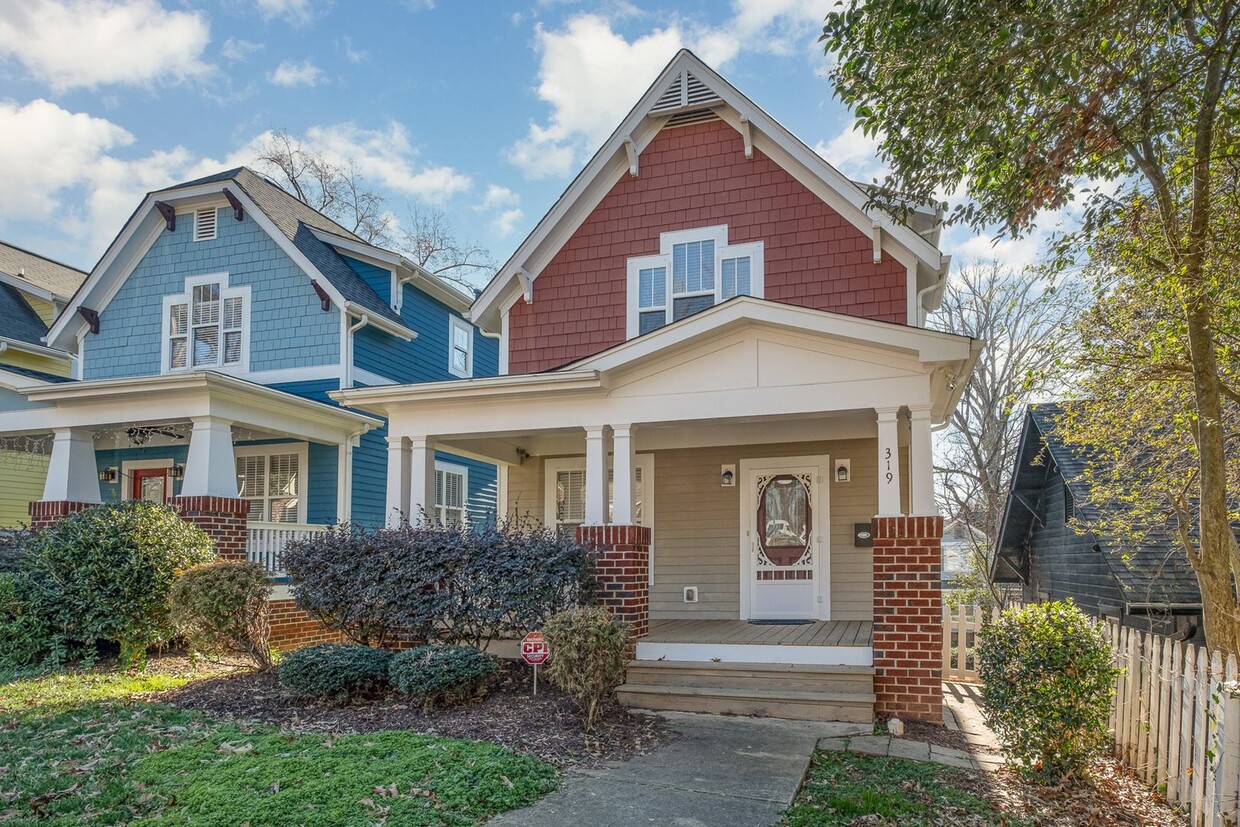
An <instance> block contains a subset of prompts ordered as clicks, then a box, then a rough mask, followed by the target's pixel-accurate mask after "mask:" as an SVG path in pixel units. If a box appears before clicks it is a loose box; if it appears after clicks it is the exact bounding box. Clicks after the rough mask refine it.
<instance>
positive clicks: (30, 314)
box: [0, 284, 47, 347]
mask: <svg viewBox="0 0 1240 827" xmlns="http://www.w3.org/2000/svg"><path fill="white" fill-rule="evenodd" d="M46 335H47V325H45V324H44V323H43V320H42V319H41V318H39V314H38V313H35V312H34V309H33V308H32V307H31V306H30V305H29V304H27V303H26V300H25V299H24V298H22V294H21V292H20V291H19V290H18V289H17V288H16V287H11V286H9V285H7V284H0V336H3V337H4V338H6V339H16V340H17V341H19V342H26V343H27V344H32V345H40V346H42V347H46V346H47V345H46V343H45V342H44V341H43V337H44V336H46Z"/></svg>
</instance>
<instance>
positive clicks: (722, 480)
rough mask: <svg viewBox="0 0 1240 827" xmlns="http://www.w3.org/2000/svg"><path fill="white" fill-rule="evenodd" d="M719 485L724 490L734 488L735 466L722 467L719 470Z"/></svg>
mask: <svg viewBox="0 0 1240 827" xmlns="http://www.w3.org/2000/svg"><path fill="white" fill-rule="evenodd" d="M719 484H720V485H722V486H723V487H724V488H733V487H735V486H736V466H735V465H724V466H723V467H722V468H721V469H720V473H719Z"/></svg>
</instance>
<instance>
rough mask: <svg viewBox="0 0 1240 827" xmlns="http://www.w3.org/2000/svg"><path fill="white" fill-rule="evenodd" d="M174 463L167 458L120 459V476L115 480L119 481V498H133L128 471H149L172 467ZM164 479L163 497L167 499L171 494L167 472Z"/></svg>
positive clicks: (131, 481) (131, 483) (169, 477)
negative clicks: (165, 486)
mask: <svg viewBox="0 0 1240 827" xmlns="http://www.w3.org/2000/svg"><path fill="white" fill-rule="evenodd" d="M174 465H176V463H175V462H173V461H172V460H171V459H168V458H165V459H126V460H121V469H120V475H121V476H120V479H119V480H117V482H119V483H120V488H121V499H122V500H132V499H133V480H132V479H130V477H129V472H130V471H149V470H152V469H158V468H172V467H173V466H174ZM164 479H165V481H166V482H165V485H167V488H165V489H164V499H165V500H167V499H168V498H169V497H171V496H172V477H171V476H170V475H168V474H165V475H164Z"/></svg>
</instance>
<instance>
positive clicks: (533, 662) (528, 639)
mask: <svg viewBox="0 0 1240 827" xmlns="http://www.w3.org/2000/svg"><path fill="white" fill-rule="evenodd" d="M549 657H551V644H549V643H547V638H546V637H545V636H544V635H543V633H542V632H530V633H529V634H528V635H526V636H525V637H523V638H521V659H522V660H524V661H525V662H526V663H528V664H529V665H530V666H532V667H534V694H535V695H537V694H538V665H539V664H540V663H545V662H546V660H547V658H549Z"/></svg>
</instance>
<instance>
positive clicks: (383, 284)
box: [340, 255, 392, 304]
mask: <svg viewBox="0 0 1240 827" xmlns="http://www.w3.org/2000/svg"><path fill="white" fill-rule="evenodd" d="M340 257H341V258H343V259H344V263H345V264H347V265H349V267H350V268H351V269H352V270H353V272H354V273H357V274H358V275H359V276H361V277H362V281H364V282H366V284H367V285H369V286H370V289H371V290H374V291H375V292H376V293H378V294H379V298H381V299H383V300H384V301H385V302H387V303H388V304H391V303H392V271H391V270H385V269H383V268H382V267H376V266H375V265H373V264H370V263H368V262H365V261H358V260H357V259H355V258H351V257H349V256H346V255H341V256H340Z"/></svg>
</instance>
